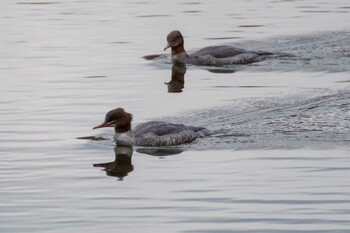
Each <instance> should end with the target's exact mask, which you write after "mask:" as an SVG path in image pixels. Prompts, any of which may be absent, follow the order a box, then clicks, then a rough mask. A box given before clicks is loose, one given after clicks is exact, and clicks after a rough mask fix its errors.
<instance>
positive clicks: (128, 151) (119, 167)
mask: <svg viewBox="0 0 350 233" xmlns="http://www.w3.org/2000/svg"><path fill="white" fill-rule="evenodd" d="M133 152H134V149H133V148H132V147H131V146H116V147H115V148H114V153H115V159H114V161H113V162H109V163H96V164H94V167H103V168H104V169H103V171H105V172H106V175H107V176H114V177H118V178H119V180H123V178H124V177H125V176H127V175H128V174H129V173H130V172H132V171H133V170H134V166H133V165H132V163H131V157H132V153H133Z"/></svg>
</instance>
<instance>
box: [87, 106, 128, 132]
mask: <svg viewBox="0 0 350 233" xmlns="http://www.w3.org/2000/svg"><path fill="white" fill-rule="evenodd" d="M131 121H132V115H131V114H130V113H127V112H125V110H124V109H123V108H116V109H113V110H111V111H109V112H108V113H107V114H106V117H105V120H104V122H102V123H101V124H99V125H97V126H95V127H94V128H92V129H99V128H104V127H114V128H115V132H116V133H124V132H127V131H129V130H130V129H131Z"/></svg>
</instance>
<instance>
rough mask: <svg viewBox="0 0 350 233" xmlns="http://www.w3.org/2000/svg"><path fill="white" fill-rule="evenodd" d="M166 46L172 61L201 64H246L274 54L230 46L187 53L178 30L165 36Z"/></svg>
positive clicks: (210, 47) (206, 48)
mask: <svg viewBox="0 0 350 233" xmlns="http://www.w3.org/2000/svg"><path fill="white" fill-rule="evenodd" d="M167 42H168V44H167V46H166V47H165V48H164V51H165V50H166V49H168V48H171V56H172V59H173V62H174V63H180V64H193V65H203V66H225V65H232V64H247V63H253V62H258V61H262V60H265V59H267V58H269V57H272V56H274V55H275V54H273V53H270V52H265V51H249V50H245V49H239V48H235V47H232V46H226V45H221V46H209V47H205V48H202V49H200V50H198V51H197V52H195V53H193V54H191V55H188V54H187V53H186V51H185V48H184V38H183V36H182V34H181V32H180V31H177V30H175V31H172V32H170V33H169V34H168V36H167Z"/></svg>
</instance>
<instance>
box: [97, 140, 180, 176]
mask: <svg viewBox="0 0 350 233" xmlns="http://www.w3.org/2000/svg"><path fill="white" fill-rule="evenodd" d="M136 151H137V152H138V153H142V154H147V155H152V156H158V157H163V156H168V155H176V154H180V153H182V152H183V150H181V149H178V148H152V147H149V148H138V149H137V150H136ZM133 152H134V149H133V148H132V147H131V146H120V145H119V146H116V147H114V153H115V159H114V161H113V162H109V163H96V164H94V165H93V166H94V167H101V168H103V171H105V172H106V175H107V176H114V177H117V178H118V180H123V179H124V177H125V176H127V175H128V174H129V173H130V172H132V171H133V170H134V166H133V165H132V160H131V158H132V154H133Z"/></svg>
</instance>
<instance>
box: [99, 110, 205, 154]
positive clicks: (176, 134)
mask: <svg viewBox="0 0 350 233" xmlns="http://www.w3.org/2000/svg"><path fill="white" fill-rule="evenodd" d="M132 119H133V115H132V114H130V113H128V112H126V111H125V110H124V109H123V108H120V107H119V108H116V109H113V110H111V111H109V112H107V114H106V116H105V120H104V121H103V122H102V123H101V124H99V125H97V126H95V127H93V129H99V128H104V127H114V129H115V134H114V140H115V141H116V143H117V145H123V146H146V147H147V146H150V147H159V146H174V145H180V144H185V143H190V142H192V141H193V140H195V139H197V138H201V137H205V136H208V135H210V131H209V130H208V129H206V128H204V127H196V126H187V125H183V124H173V123H168V122H163V121H149V122H145V123H141V124H139V125H137V126H136V127H134V128H133V129H131V121H132Z"/></svg>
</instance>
